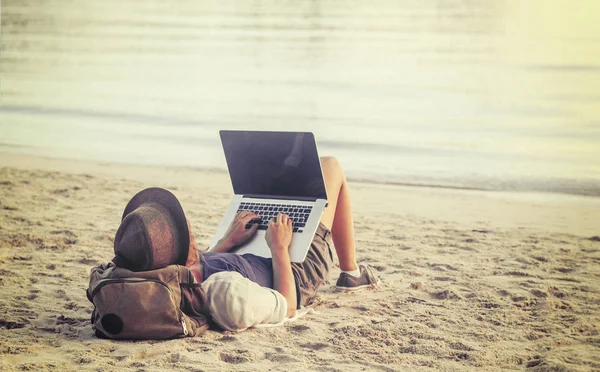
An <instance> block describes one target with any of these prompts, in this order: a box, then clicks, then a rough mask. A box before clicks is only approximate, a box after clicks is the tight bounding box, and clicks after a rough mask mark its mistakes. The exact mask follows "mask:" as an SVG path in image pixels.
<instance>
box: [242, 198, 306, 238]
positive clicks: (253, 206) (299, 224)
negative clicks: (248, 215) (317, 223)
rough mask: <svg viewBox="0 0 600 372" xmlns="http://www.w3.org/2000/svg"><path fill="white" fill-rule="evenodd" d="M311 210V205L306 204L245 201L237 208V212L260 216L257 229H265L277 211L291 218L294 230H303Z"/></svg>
mask: <svg viewBox="0 0 600 372" xmlns="http://www.w3.org/2000/svg"><path fill="white" fill-rule="evenodd" d="M311 210H312V206H307V205H291V204H276V203H246V202H243V203H241V204H240V207H239V208H238V212H241V211H250V212H254V213H256V214H257V215H259V216H260V217H261V218H262V220H261V222H260V226H258V229H259V230H266V229H267V227H268V226H269V222H270V221H271V219H272V218H274V217H277V215H278V214H279V213H283V214H287V215H288V216H289V217H290V218H291V219H292V228H293V229H294V232H302V231H303V230H304V227H305V226H306V221H308V216H310V212H311Z"/></svg>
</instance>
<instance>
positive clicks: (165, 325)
mask: <svg viewBox="0 0 600 372" xmlns="http://www.w3.org/2000/svg"><path fill="white" fill-rule="evenodd" d="M86 293H87V297H88V299H89V300H90V302H92V303H93V304H94V311H93V312H92V318H91V322H92V328H93V330H94V331H95V334H96V336H97V337H100V338H111V339H129V340H132V339H137V340H142V339H146V340H147V339H169V338H178V337H185V336H198V335H200V334H202V333H204V332H205V331H206V330H207V329H208V327H209V325H208V322H207V318H206V317H205V316H204V313H206V312H205V306H204V304H205V300H206V297H205V295H204V292H203V290H202V287H201V286H200V284H198V283H196V281H195V279H194V276H193V275H192V273H191V272H190V270H189V269H188V268H187V267H184V266H180V265H170V266H167V267H164V268H162V269H158V270H151V271H143V272H134V271H130V270H127V269H123V268H119V267H116V266H115V264H114V263H112V262H110V263H108V264H103V265H99V266H96V267H94V268H93V269H92V271H91V274H90V283H89V287H88V289H87V291H86Z"/></svg>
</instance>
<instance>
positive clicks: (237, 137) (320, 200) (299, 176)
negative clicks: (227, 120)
mask: <svg viewBox="0 0 600 372" xmlns="http://www.w3.org/2000/svg"><path fill="white" fill-rule="evenodd" d="M220 135H221V143H222V144H223V150H224V152H225V159H226V161H227V167H228V168H229V175H230V177H231V183H232V185H233V192H234V194H235V195H234V197H233V199H232V200H231V203H230V204H229V207H228V208H227V212H226V213H225V216H224V217H223V220H222V221H221V224H220V225H219V228H218V230H217V233H216V235H215V237H214V239H213V241H212V243H211V247H213V246H215V245H216V244H217V242H218V241H219V239H221V238H222V237H223V235H224V234H225V232H226V231H227V228H228V227H229V225H230V224H231V221H233V219H234V217H235V215H236V214H237V213H238V212H239V211H243V210H249V211H252V212H254V213H256V214H257V215H259V216H260V217H262V222H261V225H260V226H259V229H258V231H257V233H256V235H255V236H254V237H253V238H251V239H250V240H249V241H248V242H247V243H246V244H244V245H243V246H241V247H240V248H239V249H237V250H236V251H235V253H238V254H244V253H252V254H255V255H257V256H262V257H271V251H270V249H269V247H268V246H267V243H266V241H265V233H266V229H267V226H268V224H269V221H270V220H271V218H272V217H276V216H277V214H278V213H285V214H287V215H288V216H290V218H291V219H292V221H293V230H294V232H293V237H292V245H291V247H290V259H291V261H292V262H302V261H304V258H305V257H306V254H307V253H308V249H309V248H310V244H311V242H312V239H313V237H314V235H315V232H316V230H317V227H318V225H319V221H320V220H321V215H322V214H323V211H324V210H325V207H326V206H327V192H326V190H325V182H324V180H323V173H322V171H321V163H320V161H319V154H318V153H317V144H316V142H315V137H314V135H313V134H312V133H308V132H264V131H229V130H223V131H220Z"/></svg>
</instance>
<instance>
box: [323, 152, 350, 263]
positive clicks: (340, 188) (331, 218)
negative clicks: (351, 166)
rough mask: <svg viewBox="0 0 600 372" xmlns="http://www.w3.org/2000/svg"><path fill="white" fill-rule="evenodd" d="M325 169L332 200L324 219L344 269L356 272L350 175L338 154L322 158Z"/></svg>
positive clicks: (330, 199)
mask: <svg viewBox="0 0 600 372" xmlns="http://www.w3.org/2000/svg"><path fill="white" fill-rule="evenodd" d="M321 168H322V169H323V177H324V178H325V188H326V189H327V201H328V203H329V205H328V206H327V208H325V212H324V213H323V216H322V217H321V222H322V223H323V224H324V225H325V226H327V227H328V228H329V229H331V236H332V238H333V244H334V246H335V251H336V252H337V256H338V259H339V260H340V269H342V270H344V271H353V270H356V269H358V265H357V263H356V246H355V240H354V220H353V219H352V206H351V202H350V190H349V188H348V183H347V182H346V176H345V175H344V171H343V169H342V166H341V165H340V162H339V161H338V160H337V159H336V158H334V157H323V158H321Z"/></svg>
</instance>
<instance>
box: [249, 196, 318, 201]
mask: <svg viewBox="0 0 600 372" xmlns="http://www.w3.org/2000/svg"><path fill="white" fill-rule="evenodd" d="M242 198H254V199H278V200H300V201H308V202H315V201H317V200H318V198H314V197H307V196H282V195H261V194H244V195H242Z"/></svg>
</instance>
